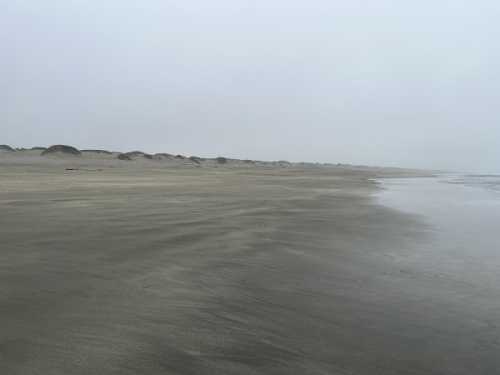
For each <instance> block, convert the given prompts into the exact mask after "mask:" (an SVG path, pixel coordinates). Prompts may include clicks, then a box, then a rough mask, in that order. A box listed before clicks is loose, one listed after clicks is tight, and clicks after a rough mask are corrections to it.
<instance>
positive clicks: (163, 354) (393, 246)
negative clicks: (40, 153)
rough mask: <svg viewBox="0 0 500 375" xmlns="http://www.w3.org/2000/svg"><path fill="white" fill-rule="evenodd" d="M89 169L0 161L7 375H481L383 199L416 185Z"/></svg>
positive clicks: (416, 235)
mask: <svg viewBox="0 0 500 375" xmlns="http://www.w3.org/2000/svg"><path fill="white" fill-rule="evenodd" d="M94 159H95V158H94ZM75 163H76V162H75V161H74V160H66V159H64V158H62V159H57V160H56V159H47V158H45V159H43V158H38V157H35V156H32V157H29V158H24V159H22V160H21V161H19V160H17V159H16V160H15V158H14V157H13V156H12V155H11V156H9V157H3V158H2V156H1V155H0V241H1V251H0V374H8V375H18V374H19V375H21V374H22V375H28V374H51V375H59V374H60V375H71V374H82V375H83V374H85V375H87V374H367V375H368V374H369V375H373V374H384V375H385V374H426V375H429V374H470V372H469V367H467V366H466V364H467V363H468V362H464V363H461V360H460V358H461V357H460V355H462V353H460V352H458V353H457V352H455V353H454V352H449V351H447V352H443V351H440V348H439V347H433V346H432V335H436V336H440V335H443V334H445V333H443V331H441V330H440V326H439V324H438V323H439V322H436V321H435V320H433V319H431V316H432V311H430V310H429V307H428V306H419V304H418V303H416V302H415V301H414V300H413V299H412V297H411V296H408V295H407V293H406V291H405V290H404V289H402V287H401V285H403V284H402V281H404V282H405V283H408V282H409V283H411V282H412V278H415V276H414V275H408V274H404V273H401V272H400V268H399V267H398V261H397V257H398V254H399V256H404V254H405V251H408V249H409V248H411V247H412V246H415V245H416V244H418V243H420V242H421V241H425V236H423V235H422V234H423V233H425V230H426V229H427V228H426V227H425V225H424V224H422V223H421V222H420V221H419V220H418V218H416V217H412V216H409V215H405V214H403V213H399V212H397V211H394V210H390V209H387V208H384V207H382V206H380V205H377V204H376V202H375V201H374V200H373V199H372V196H371V195H372V194H373V193H375V192H376V190H377V189H378V188H377V185H376V183H375V182H374V181H373V180H372V179H373V178H374V177H377V176H381V175H402V174H404V173H405V172H404V171H396V170H383V169H369V168H348V167H339V168H303V169H300V168H258V167H255V168H188V167H186V168H154V167H148V168H146V167H144V165H143V164H136V163H135V164H126V162H121V161H116V160H113V161H111V160H105V159H103V160H100V161H95V162H85V163H83V164H82V162H81V161H80V162H78V163H76V164H77V167H78V168H83V167H85V168H84V169H81V170H66V168H73V167H75ZM151 165H152V164H151ZM408 173H409V172H408ZM440 337H441V336H440ZM441 338H442V337H441ZM429 339H430V340H429ZM447 339H448V341H449V342H450V344H453V340H455V338H454V337H453V335H449V337H448V338H447ZM429 343H430V344H429ZM428 345H430V346H428ZM441 349H443V348H441ZM444 349H446V350H449V348H444ZM469 359H470V358H469ZM479 373H480V372H476V374H479Z"/></svg>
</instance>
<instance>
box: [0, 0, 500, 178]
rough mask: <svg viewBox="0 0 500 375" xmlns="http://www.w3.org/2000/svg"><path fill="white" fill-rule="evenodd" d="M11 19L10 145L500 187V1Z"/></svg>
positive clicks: (233, 5) (0, 111)
mask: <svg viewBox="0 0 500 375" xmlns="http://www.w3.org/2000/svg"><path fill="white" fill-rule="evenodd" d="M0 5H1V12H0V130H1V133H0V143H8V144H11V145H13V146H35V145H49V144H54V143H65V144H71V145H75V146H77V147H81V148H89V147H92V148H106V149H114V150H131V149H142V150H144V151H149V152H160V151H164V152H172V153H185V154H188V155H202V156H217V155H223V156H233V157H241V158H253V159H288V160H293V161H298V160H305V161H323V162H346V163H347V162H348V163H358V164H372V165H395V166H409V167H424V168H425V167H427V168H429V167H431V168H453V169H463V170H483V171H487V170H491V171H500V116H499V111H500V44H499V43H500V42H499V40H500V22H499V20H500V2H499V1H498V0H491V1H490V0H474V1H471V0H450V1H444V0H419V1H415V0H364V1H361V0H342V1H340V0H324V1H320V0H317V1H314V0H308V1H305V0H303V1H294V0H248V1H243V0H210V1H206V0H196V1H195V0H193V1H189V0H171V1H169V0H143V1H137V0H106V1H102V0H44V1H37V0H31V1H30V0H25V1H22V0H13V1H8V0H0Z"/></svg>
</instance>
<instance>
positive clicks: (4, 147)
mask: <svg viewBox="0 0 500 375" xmlns="http://www.w3.org/2000/svg"><path fill="white" fill-rule="evenodd" d="M0 151H10V152H14V151H16V150H14V149H13V148H12V147H10V146H9V145H0Z"/></svg>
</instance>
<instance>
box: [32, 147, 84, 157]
mask: <svg viewBox="0 0 500 375" xmlns="http://www.w3.org/2000/svg"><path fill="white" fill-rule="evenodd" d="M52 154H66V155H74V156H80V155H81V154H82V153H81V152H80V151H79V150H78V149H76V148H75V147H73V146H67V145H54V146H50V147H49V148H48V149H46V150H44V151H43V152H42V155H52Z"/></svg>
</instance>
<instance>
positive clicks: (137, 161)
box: [0, 144, 343, 168]
mask: <svg viewBox="0 0 500 375" xmlns="http://www.w3.org/2000/svg"><path fill="white" fill-rule="evenodd" d="M0 152H1V153H3V157H4V158H9V159H10V160H12V161H14V162H16V161H15V160H18V161H17V162H23V163H24V162H27V161H28V160H30V158H36V157H40V156H42V157H50V156H54V158H53V159H57V160H59V161H60V162H63V161H64V160H65V158H66V157H67V158H68V159H67V160H68V161H71V162H72V163H79V164H81V165H89V163H93V164H95V163H97V164H100V165H104V164H103V163H107V165H111V164H109V163H113V161H116V162H117V163H116V165H115V166H120V165H123V166H125V165H126V163H127V164H130V165H137V166H142V165H143V166H147V165H150V166H156V167H162V166H163V167H182V166H186V167H213V168H219V167H220V168H225V167H242V168H251V167H269V168H273V167H278V168H288V167H301V168H303V167H321V166H336V167H340V166H343V165H341V164H330V163H308V162H300V163H292V162H288V161H286V160H279V161H261V160H251V159H233V158H228V157H224V156H217V157H212V158H205V157H200V156H194V155H191V156H186V155H182V154H171V153H166V152H161V153H155V154H149V153H147V152H144V151H139V150H134V151H127V152H118V151H109V150H102V149H82V150H79V149H78V148H76V147H74V146H70V145H61V144H58V145H52V146H50V147H40V146H36V147H31V148H13V147H11V146H9V145H0ZM42 160H43V159H41V160H40V161H42ZM72 167H74V165H72Z"/></svg>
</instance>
